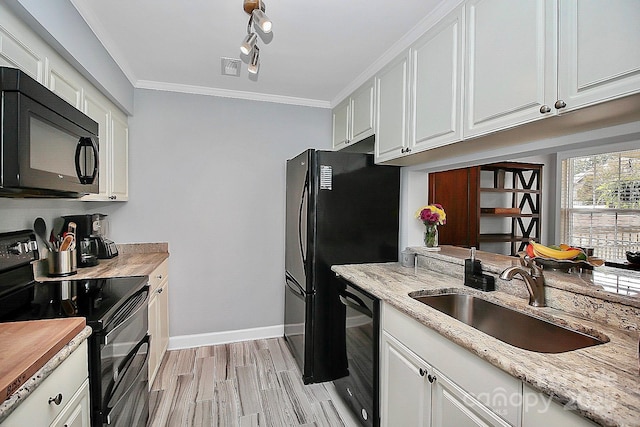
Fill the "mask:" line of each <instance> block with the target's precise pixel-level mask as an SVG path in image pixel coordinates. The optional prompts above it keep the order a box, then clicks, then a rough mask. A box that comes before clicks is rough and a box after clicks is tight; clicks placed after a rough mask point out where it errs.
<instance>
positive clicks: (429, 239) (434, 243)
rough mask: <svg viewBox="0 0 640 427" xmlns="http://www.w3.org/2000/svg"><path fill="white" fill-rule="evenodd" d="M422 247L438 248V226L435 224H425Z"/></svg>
mask: <svg viewBox="0 0 640 427" xmlns="http://www.w3.org/2000/svg"><path fill="white" fill-rule="evenodd" d="M424 245H425V246H426V247H428V248H437V247H438V226H437V225H436V224H425V232H424Z"/></svg>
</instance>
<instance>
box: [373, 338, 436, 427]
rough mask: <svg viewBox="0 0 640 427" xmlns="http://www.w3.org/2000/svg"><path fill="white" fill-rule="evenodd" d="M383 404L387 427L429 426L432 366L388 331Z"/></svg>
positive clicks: (383, 359) (383, 360)
mask: <svg viewBox="0 0 640 427" xmlns="http://www.w3.org/2000/svg"><path fill="white" fill-rule="evenodd" d="M381 337H382V339H381V341H382V342H381V346H382V351H381V357H380V360H381V364H380V366H381V368H382V372H381V373H380V384H381V385H382V386H381V388H380V393H381V396H380V404H381V406H382V408H383V410H382V412H381V421H382V425H383V426H416V427H418V426H429V425H430V419H431V384H430V383H429V382H428V379H427V378H426V376H427V375H432V374H433V371H432V369H431V367H430V366H429V365H428V364H427V363H426V362H425V361H424V360H422V359H420V358H419V357H418V356H416V355H415V354H414V353H413V352H411V351H410V350H409V349H407V348H406V347H405V346H404V345H402V344H401V343H400V342H398V340H396V339H395V338H393V337H392V336H391V335H389V334H388V333H386V332H383V333H382V334H381Z"/></svg>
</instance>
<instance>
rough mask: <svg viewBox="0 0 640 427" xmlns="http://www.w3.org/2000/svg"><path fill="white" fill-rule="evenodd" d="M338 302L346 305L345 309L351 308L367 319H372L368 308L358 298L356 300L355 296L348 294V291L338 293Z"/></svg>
mask: <svg viewBox="0 0 640 427" xmlns="http://www.w3.org/2000/svg"><path fill="white" fill-rule="evenodd" d="M352 300H353V301H352ZM340 302H341V303H342V304H344V305H346V306H347V307H351V308H353V309H354V310H356V311H358V312H360V313H362V314H364V315H365V316H367V317H371V318H373V313H372V312H371V310H369V308H368V307H367V305H366V304H365V303H364V301H362V300H361V299H360V298H358V297H357V296H356V295H354V294H352V293H351V292H348V291H342V292H340Z"/></svg>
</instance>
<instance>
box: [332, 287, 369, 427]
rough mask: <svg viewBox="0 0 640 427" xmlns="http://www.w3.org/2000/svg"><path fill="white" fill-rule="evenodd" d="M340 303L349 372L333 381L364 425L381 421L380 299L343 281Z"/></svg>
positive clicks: (341, 395) (343, 398)
mask: <svg viewBox="0 0 640 427" xmlns="http://www.w3.org/2000/svg"><path fill="white" fill-rule="evenodd" d="M340 282H341V284H342V285H343V286H341V289H340V291H339V297H340V302H341V303H342V304H343V305H344V306H345V307H346V316H345V322H344V327H345V340H346V346H345V348H346V353H347V354H346V356H347V363H348V370H349V373H348V375H347V376H346V377H343V378H339V379H337V380H334V381H333V383H334V385H335V386H336V389H337V391H338V394H339V395H340V397H341V398H342V400H343V401H344V402H345V403H346V404H347V406H349V408H350V409H351V410H352V411H353V413H354V414H355V415H356V417H357V418H358V419H359V420H360V423H361V424H362V425H363V426H372V427H376V426H378V425H379V424H380V416H379V409H378V408H379V401H378V394H379V393H378V360H379V350H378V342H379V339H378V338H379V332H378V331H379V318H380V301H379V300H378V299H377V298H375V297H373V296H371V295H370V294H368V293H367V292H365V291H363V290H362V289H360V288H357V287H356V286H354V285H353V284H351V283H350V282H347V281H344V280H340Z"/></svg>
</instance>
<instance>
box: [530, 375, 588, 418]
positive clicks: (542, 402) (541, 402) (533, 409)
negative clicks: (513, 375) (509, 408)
mask: <svg viewBox="0 0 640 427" xmlns="http://www.w3.org/2000/svg"><path fill="white" fill-rule="evenodd" d="M597 425H598V424H596V423H594V422H591V421H589V420H588V419H586V418H583V417H579V416H577V415H576V414H574V413H573V412H571V411H568V410H567V409H566V408H565V407H564V406H562V405H560V404H559V403H557V402H555V401H553V400H552V398H551V397H550V396H548V395H546V394H542V393H538V392H537V391H535V390H534V389H532V388H531V387H529V386H528V385H527V384H524V390H523V396H522V427H539V426H562V427H589V426H592V427H593V426H597Z"/></svg>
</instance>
